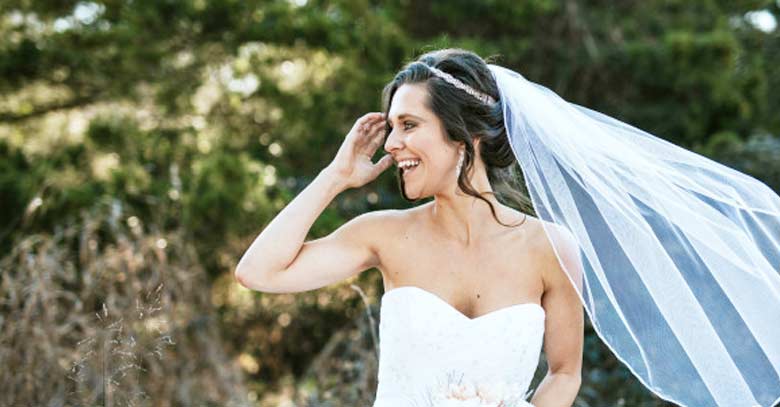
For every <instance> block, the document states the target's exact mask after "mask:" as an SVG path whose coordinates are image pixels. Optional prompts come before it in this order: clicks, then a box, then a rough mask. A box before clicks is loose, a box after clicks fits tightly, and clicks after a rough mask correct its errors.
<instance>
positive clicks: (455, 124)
mask: <svg viewBox="0 0 780 407" xmlns="http://www.w3.org/2000/svg"><path fill="white" fill-rule="evenodd" d="M488 60H491V58H488ZM428 66H432V67H436V68H438V69H440V70H441V71H444V72H446V73H448V74H450V75H452V76H454V77H455V78H456V79H458V80H459V81H461V82H463V83H464V84H466V85H468V86H470V87H472V88H473V89H475V90H477V91H479V92H482V93H484V94H487V95H490V96H492V97H493V99H495V100H496V101H498V103H495V104H493V105H488V104H485V103H483V102H481V101H480V100H479V99H477V98H476V97H473V96H471V95H469V94H468V93H466V92H464V91H463V90H461V89H458V88H456V87H455V86H453V85H452V84H450V83H448V82H446V81H445V80H444V79H441V78H439V77H438V76H436V75H435V74H434V73H433V72H431V70H430V69H428ZM415 83H423V84H425V86H426V89H427V91H428V97H427V98H426V100H425V103H426V106H427V107H428V108H429V109H431V111H432V112H433V113H434V114H436V116H437V117H438V118H439V119H440V120H441V121H442V123H443V125H444V129H445V132H446V133H447V137H449V139H450V140H452V141H455V142H463V143H464V144H465V153H464V157H463V167H462V170H461V172H460V174H459V176H458V187H459V188H460V189H461V190H462V191H463V192H465V193H466V194H468V195H471V196H473V197H475V198H478V199H481V200H483V201H485V202H487V203H488V205H490V211H491V213H492V214H493V218H495V219H496V222H498V223H500V224H501V225H503V226H512V225H506V224H504V223H502V222H501V221H500V220H498V217H497V216H496V211H495V208H494V207H493V204H492V203H491V202H490V201H488V200H487V199H485V198H484V197H483V196H482V194H489V193H490V192H487V191H485V192H482V193H480V192H478V191H477V190H475V189H474V187H473V186H472V185H471V183H470V182H469V180H468V178H467V176H466V174H468V173H469V172H470V171H471V169H472V167H473V166H474V162H475V158H474V157H475V154H477V153H478V154H479V155H480V158H481V159H482V162H483V163H485V168H486V170H487V175H488V181H489V182H490V185H491V187H492V188H493V190H494V191H495V195H496V198H497V199H499V200H500V201H504V200H507V199H509V200H510V201H513V203H514V204H515V205H516V206H519V207H520V209H521V210H523V209H524V210H526V211H528V212H532V211H533V207H532V205H531V204H530V200H529V199H528V197H527V196H526V195H525V194H523V193H521V192H518V188H517V187H519V189H520V190H522V189H523V186H522V184H520V183H518V182H517V180H518V179H519V177H520V176H521V173H520V170H519V167H518V166H517V165H516V164H517V159H516V158H515V155H514V153H513V152H512V147H511V146H510V145H509V137H508V136H507V133H506V128H505V127H504V114H503V111H502V108H501V103H500V98H499V96H500V95H499V92H498V85H497V84H496V81H495V78H493V74H492V73H491V72H490V68H488V66H487V62H486V61H485V60H483V59H482V58H481V57H480V56H479V55H477V54H475V53H473V52H471V51H467V50H464V49H459V48H447V49H441V50H436V51H431V52H427V53H425V54H423V55H422V56H420V57H419V58H418V59H417V60H416V61H413V62H410V63H408V64H406V65H405V66H404V67H403V69H401V71H399V72H398V73H397V74H396V75H395V77H394V78H393V80H392V81H390V83H388V84H387V85H385V87H384V89H383V91H382V105H383V106H384V112H385V113H386V114H387V113H388V112H389V111H390V105H391V103H392V99H393V96H394V95H395V92H396V91H397V90H398V88H400V87H401V85H403V84H415ZM390 130H391V129H390V127H389V125H388V126H386V128H385V138H386V137H387V136H388V135H389V134H390ZM475 138H479V139H480V143H479V151H478V152H475V151H474V143H473V140H474V139H475ZM396 175H398V173H396ZM403 182H404V181H403V178H402V177H400V176H398V183H399V188H400V189H401V194H402V195H403V197H404V199H406V200H407V201H410V202H416V201H417V200H411V199H409V197H408V196H407V195H406V192H405V190H404V185H403ZM510 206H511V205H510ZM524 222H525V218H524V219H523V222H521V223H520V224H518V225H521V224H522V223H524ZM518 225H515V226H518Z"/></svg>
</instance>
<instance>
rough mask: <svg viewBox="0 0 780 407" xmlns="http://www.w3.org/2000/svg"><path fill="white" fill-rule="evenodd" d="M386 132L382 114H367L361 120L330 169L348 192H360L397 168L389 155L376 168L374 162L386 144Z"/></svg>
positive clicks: (342, 145)
mask: <svg viewBox="0 0 780 407" xmlns="http://www.w3.org/2000/svg"><path fill="white" fill-rule="evenodd" d="M384 128H385V118H384V114H382V113H378V112H372V113H366V114H365V115H363V116H362V117H360V118H359V119H358V120H357V121H356V122H355V124H354V125H353V126H352V129H351V130H350V131H349V133H348V134H347V136H346V137H345V138H344V142H343V143H342V144H341V147H340V148H339V151H338V152H337V153H336V157H335V158H334V159H333V161H332V162H331V163H330V164H329V165H328V167H327V168H326V169H327V170H328V171H331V172H332V174H333V176H335V177H337V178H338V179H339V182H341V183H342V185H344V186H345V187H346V188H359V187H361V186H363V185H365V184H367V183H369V182H371V181H373V180H374V179H375V178H376V177H377V176H379V174H381V173H382V172H383V171H384V170H386V169H388V168H390V166H391V165H392V164H393V157H392V156H391V155H390V154H385V155H384V156H383V157H382V158H381V159H379V161H377V162H376V164H374V163H372V162H371V157H372V156H373V155H374V153H375V152H376V150H377V149H378V148H379V146H381V145H382V143H383V141H384Z"/></svg>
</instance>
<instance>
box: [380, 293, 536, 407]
mask: <svg viewBox="0 0 780 407" xmlns="http://www.w3.org/2000/svg"><path fill="white" fill-rule="evenodd" d="M544 320H545V311H544V308H542V307H541V306H540V305H539V304H536V303H523V304H515V305H511V306H508V307H504V308H501V309H498V310H495V311H492V312H490V313H488V314H485V315H481V316H479V317H476V318H469V317H467V316H466V315H464V314H463V313H461V312H460V311H458V310H457V309H456V308H455V307H453V306H452V305H450V304H449V303H448V302H446V301H444V300H443V299H442V298H440V297H438V296H437V295H436V294H433V293H431V292H429V291H427V290H424V289H422V288H419V287H415V286H402V287H397V288H394V289H392V290H390V291H387V292H385V294H384V295H383V296H382V299H381V301H380V322H379V349H380V358H379V369H378V370H379V372H378V386H377V395H376V400H375V401H374V405H373V407H401V406H404V407H429V406H436V407H440V406H475V407H481V406H494V405H498V403H497V402H496V403H493V404H490V403H486V402H485V403H483V404H480V403H479V402H476V400H479V399H483V400H489V399H491V398H493V397H494V396H495V395H496V394H498V396H495V397H498V398H500V399H504V400H507V401H514V400H517V401H515V402H514V403H515V404H509V405H510V406H530V405H531V404H530V403H527V402H525V401H523V400H524V399H525V398H526V396H527V394H528V393H527V389H528V386H529V385H530V383H531V380H532V379H533V375H534V372H535V371H536V367H537V364H538V362H539V355H540V352H541V346H542V340H543V336H544ZM458 383H459V384H461V385H462V390H463V391H469V390H471V391H472V392H473V391H474V390H476V389H479V390H480V392H481V393H480V394H482V395H483V396H482V397H477V398H476V400H475V402H472V403H471V404H469V403H468V402H464V401H458V402H455V401H452V402H450V401H445V400H444V394H443V393H444V392H446V393H448V394H450V393H452V392H453V391H455V390H453V389H452V388H450V390H448V391H447V390H446V389H447V387H448V386H449V385H455V384H458ZM502 388H506V391H504V392H503V394H508V395H511V400H510V398H509V397H506V396H501V394H500V393H502ZM505 405H506V404H505Z"/></svg>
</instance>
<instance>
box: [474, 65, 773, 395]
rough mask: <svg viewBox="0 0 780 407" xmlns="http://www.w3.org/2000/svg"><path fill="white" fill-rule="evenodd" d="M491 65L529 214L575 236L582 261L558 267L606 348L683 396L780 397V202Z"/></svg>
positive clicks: (737, 176) (750, 183) (652, 382)
mask: <svg viewBox="0 0 780 407" xmlns="http://www.w3.org/2000/svg"><path fill="white" fill-rule="evenodd" d="M488 67H489V68H490V71H491V72H492V74H493V76H494V78H495V80H496V83H497V85H498V88H499V91H500V100H499V101H493V102H495V103H500V104H501V107H502V109H503V113H504V121H505V126H506V130H507V134H508V136H509V139H510V143H511V146H512V149H513V152H514V154H515V156H516V157H517V160H518V162H519V164H520V167H521V169H522V172H523V178H524V182H525V185H526V186H527V189H528V192H529V194H530V198H531V201H532V203H533V206H534V209H535V211H536V214H537V216H538V217H539V218H540V219H542V220H544V221H547V222H550V223H551V224H555V225H554V226H555V227H562V228H563V229H565V230H566V231H567V232H568V233H569V234H570V236H572V237H573V238H574V240H575V241H576V243H577V246H578V249H579V259H580V261H581V266H582V269H581V270H569V269H566V270H565V271H566V272H567V274H568V275H569V278H570V280H571V281H572V283H574V282H575V281H578V282H579V284H575V286H577V289H578V292H579V294H580V299H581V300H582V303H583V306H584V308H585V310H586V311H587V314H588V316H589V318H590V320H591V322H592V324H593V327H594V329H595V330H596V332H597V333H598V335H599V337H600V338H601V339H602V340H603V342H604V343H606V344H607V346H608V347H609V348H610V349H611V350H612V352H613V353H614V354H615V355H616V356H617V357H618V358H619V359H620V361H621V362H623V363H624V364H625V365H626V366H627V367H628V368H629V369H630V370H631V372H632V373H633V374H634V375H635V376H636V377H637V378H638V379H639V380H640V381H641V382H642V384H644V385H645V386H646V387H647V388H648V389H650V390H651V391H653V392H654V393H656V394H657V395H658V396H659V397H661V398H663V399H666V400H669V401H672V402H675V403H677V404H680V405H685V406H715V405H717V406H773V405H774V404H775V403H777V402H779V401H780V197H778V195H777V194H776V193H775V192H773V191H772V190H771V189H770V188H769V187H768V186H767V185H766V184H764V183H762V182H760V181H758V180H756V179H754V178H752V177H750V176H748V175H746V174H743V173H741V172H738V171H736V170H733V169H731V168H729V167H727V166H724V165H722V164H719V163H717V162H715V161H713V160H710V159H708V158H706V157H704V156H701V155H698V154H696V153H694V152H691V151H688V150H686V149H683V148H681V147H678V146H676V145H674V144H672V143H669V142H667V141H665V140H663V139H661V138H658V137H656V136H653V135H652V134H649V133H647V132H644V131H642V130H640V129H638V128H635V127H632V126H631V125H628V124H626V123H624V122H621V121H619V120H616V119H614V118H612V117H610V116H607V115H604V114H602V113H599V112H596V111H594V110H590V109H588V108H585V107H583V106H579V105H576V104H574V103H570V102H567V101H566V100H564V99H562V98H561V97H559V96H558V95H557V94H556V93H555V92H553V91H551V90H550V89H548V88H546V87H544V86H542V85H539V84H537V83H534V82H531V81H529V80H527V79H525V78H524V77H523V76H522V75H520V74H519V73H517V72H515V71H512V70H510V69H507V68H504V67H501V66H498V65H494V64H488ZM550 227H552V226H548V225H545V229H547V230H546V232H547V234H548V236H549V235H550V233H552V231H551V230H549V228H550ZM551 241H553V240H552V239H551ZM555 250H556V254H558V253H560V248H555ZM558 257H559V259H560V258H561V256H560V255H558ZM561 264H562V265H563V264H564V263H563V262H561ZM564 268H565V267H564Z"/></svg>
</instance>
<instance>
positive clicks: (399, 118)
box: [390, 113, 424, 122]
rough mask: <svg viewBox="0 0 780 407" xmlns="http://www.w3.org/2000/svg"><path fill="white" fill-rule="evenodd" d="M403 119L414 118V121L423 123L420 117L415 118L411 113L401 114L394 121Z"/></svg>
mask: <svg viewBox="0 0 780 407" xmlns="http://www.w3.org/2000/svg"><path fill="white" fill-rule="evenodd" d="M404 117H411V118H415V119H417V120H420V121H424V120H423V118H422V117H418V116H415V115H413V114H411V113H401V114H399V115H398V116H396V119H397V120H401V119H403V118H404ZM390 121H391V122H392V118H390Z"/></svg>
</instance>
